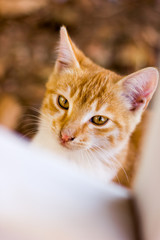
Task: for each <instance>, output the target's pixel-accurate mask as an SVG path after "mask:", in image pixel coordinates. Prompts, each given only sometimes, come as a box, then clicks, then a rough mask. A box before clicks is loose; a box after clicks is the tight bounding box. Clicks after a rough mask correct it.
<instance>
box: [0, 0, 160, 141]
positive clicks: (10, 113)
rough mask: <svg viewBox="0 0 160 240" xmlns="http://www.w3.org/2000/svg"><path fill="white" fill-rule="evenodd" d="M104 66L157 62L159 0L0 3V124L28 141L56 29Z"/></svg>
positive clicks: (128, 68) (130, 68)
mask: <svg viewBox="0 0 160 240" xmlns="http://www.w3.org/2000/svg"><path fill="white" fill-rule="evenodd" d="M62 25H65V26H66V27H67V30H68V32H69V34H70V36H71V38H72V39H73V40H74V41H75V43H76V44H77V46H78V47H79V48H81V49H82V50H83V51H84V52H85V54H86V55H87V56H89V57H90V58H91V59H92V60H94V61H95V62H96V63H98V64H100V65H101V66H103V67H105V68H109V69H111V70H113V71H116V72H118V73H120V74H124V75H125V74H128V73H131V72H134V71H136V70H138V69H140V68H143V67H147V66H156V67H158V66H159V61H160V0H137V1H136V0H108V1H107V0H77V1H76V0H0V124H3V125H5V126H6V127H8V128H9V129H12V130H15V131H17V132H19V133H21V134H22V135H24V136H27V137H29V138H31V137H32V136H33V135H34V133H35V132H36V125H37V124H36V123H37V116H38V109H39V108H40V105H41V101H42V99H43V96H44V92H45V83H46V81H47V79H48V76H49V75H50V73H51V71H52V69H53V66H54V61H55V47H56V45H57V41H58V38H59V29H60V26H62Z"/></svg>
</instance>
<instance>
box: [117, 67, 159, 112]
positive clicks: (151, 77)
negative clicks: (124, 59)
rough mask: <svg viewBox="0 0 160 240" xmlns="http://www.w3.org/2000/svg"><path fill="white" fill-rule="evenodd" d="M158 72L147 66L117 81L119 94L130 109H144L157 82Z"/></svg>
mask: <svg viewBox="0 0 160 240" xmlns="http://www.w3.org/2000/svg"><path fill="white" fill-rule="evenodd" d="M158 79H159V73H158V70H157V69H156V68H153V67H148V68H144V69H142V70H140V71H138V72H135V73H132V74H130V75H128V76H127V77H125V78H123V79H122V80H120V82H118V84H119V85H120V87H121V95H122V96H123V97H124V99H125V103H126V105H127V107H128V109H129V110H130V111H136V110H138V109H141V110H144V109H145V108H146V107H147V105H148V103H149V101H150V100H151V98H152V96H153V94H154V92H155V90H156V88H157V84H158Z"/></svg>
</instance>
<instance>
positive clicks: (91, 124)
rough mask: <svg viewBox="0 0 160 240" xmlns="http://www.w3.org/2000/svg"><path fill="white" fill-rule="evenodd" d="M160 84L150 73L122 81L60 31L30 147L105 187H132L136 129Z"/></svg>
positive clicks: (150, 69) (155, 73)
mask: <svg viewBox="0 0 160 240" xmlns="http://www.w3.org/2000/svg"><path fill="white" fill-rule="evenodd" d="M158 78H159V74H158V71H157V70H156V69H155V68H153V67H148V68H145V69H142V70H140V71H138V72H135V73H132V74H130V75H128V76H126V77H122V76H120V75H117V74H116V73H114V72H112V71H110V70H107V69H104V68H102V67H100V66H98V65H96V64H95V63H93V62H92V61H91V60H90V59H89V58H87V57H86V56H85V55H84V54H83V53H82V52H81V51H80V50H79V49H78V48H77V47H76V46H75V44H74V43H73V42H72V41H71V39H70V37H69V36H68V33H67V30H66V28H65V27H62V28H61V30H60V41H59V48H58V57H57V60H56V63H55V67H54V70H53V72H52V74H51V76H50V78H49V81H48V82H47V85H46V94H45V97H44V100H43V104H42V108H41V122H40V124H39V130H38V133H37V135H36V136H35V138H34V140H33V142H34V143H36V144H38V145H40V146H44V147H46V148H48V149H50V150H51V151H54V152H57V153H58V154H60V155H62V156H65V158H66V159H68V161H70V162H73V163H74V164H77V165H78V166H79V167H81V168H82V169H84V170H85V171H87V172H88V173H90V174H92V175H93V176H95V177H96V178H99V179H102V180H103V181H104V182H109V181H111V180H114V181H117V182H120V183H121V184H123V185H126V186H131V183H132V180H133V176H134V170H135V164H137V161H136V160H137V157H138V156H137V152H136V151H138V147H136V145H138V144H137V143H138V141H139V139H140V133H139V132H140V131H139V129H138V130H136V131H135V128H136V126H137V124H138V123H140V121H141V116H142V113H143V112H144V110H145V109H146V107H147V105H148V103H149V101H150V100H151V98H152V96H153V94H154V92H155V90H156V87H157V83H158ZM139 128H140V129H141V127H139ZM137 131H138V132H137ZM139 144H140V143H139ZM131 151H132V153H131Z"/></svg>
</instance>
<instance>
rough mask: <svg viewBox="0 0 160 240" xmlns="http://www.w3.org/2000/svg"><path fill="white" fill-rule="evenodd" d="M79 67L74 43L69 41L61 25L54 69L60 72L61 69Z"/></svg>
mask: <svg viewBox="0 0 160 240" xmlns="http://www.w3.org/2000/svg"><path fill="white" fill-rule="evenodd" d="M79 67H80V65H79V62H78V60H77V58H76V53H75V45H74V43H73V42H72V41H71V39H70V37H69V35H68V33H67V30H66V28H65V27H64V26H63V27H61V29H60V41H59V46H58V57H57V60H56V64H55V69H56V71H58V72H60V71H62V70H66V69H70V68H79Z"/></svg>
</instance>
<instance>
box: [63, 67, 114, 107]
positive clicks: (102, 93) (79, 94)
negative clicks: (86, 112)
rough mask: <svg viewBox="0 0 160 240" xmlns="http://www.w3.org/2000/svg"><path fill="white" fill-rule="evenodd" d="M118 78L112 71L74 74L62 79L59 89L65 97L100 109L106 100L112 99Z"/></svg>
mask: <svg viewBox="0 0 160 240" xmlns="http://www.w3.org/2000/svg"><path fill="white" fill-rule="evenodd" d="M118 77H119V76H118V75H116V74H114V73H112V72H111V71H99V72H94V71H93V72H91V71H90V72H88V71H85V72H83V73H81V74H77V73H73V74H70V75H68V76H67V77H66V78H65V76H64V77H62V79H60V81H59V87H60V89H63V91H64V93H65V96H68V97H69V98H71V99H73V100H74V101H76V102H78V103H79V104H81V105H85V104H89V105H92V106H97V108H99V107H100V106H101V105H103V103H104V101H105V99H106V98H109V97H110V96H109V95H110V94H111V92H112V88H113V85H114V82H115V81H117V80H118ZM95 102H96V104H95Z"/></svg>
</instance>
